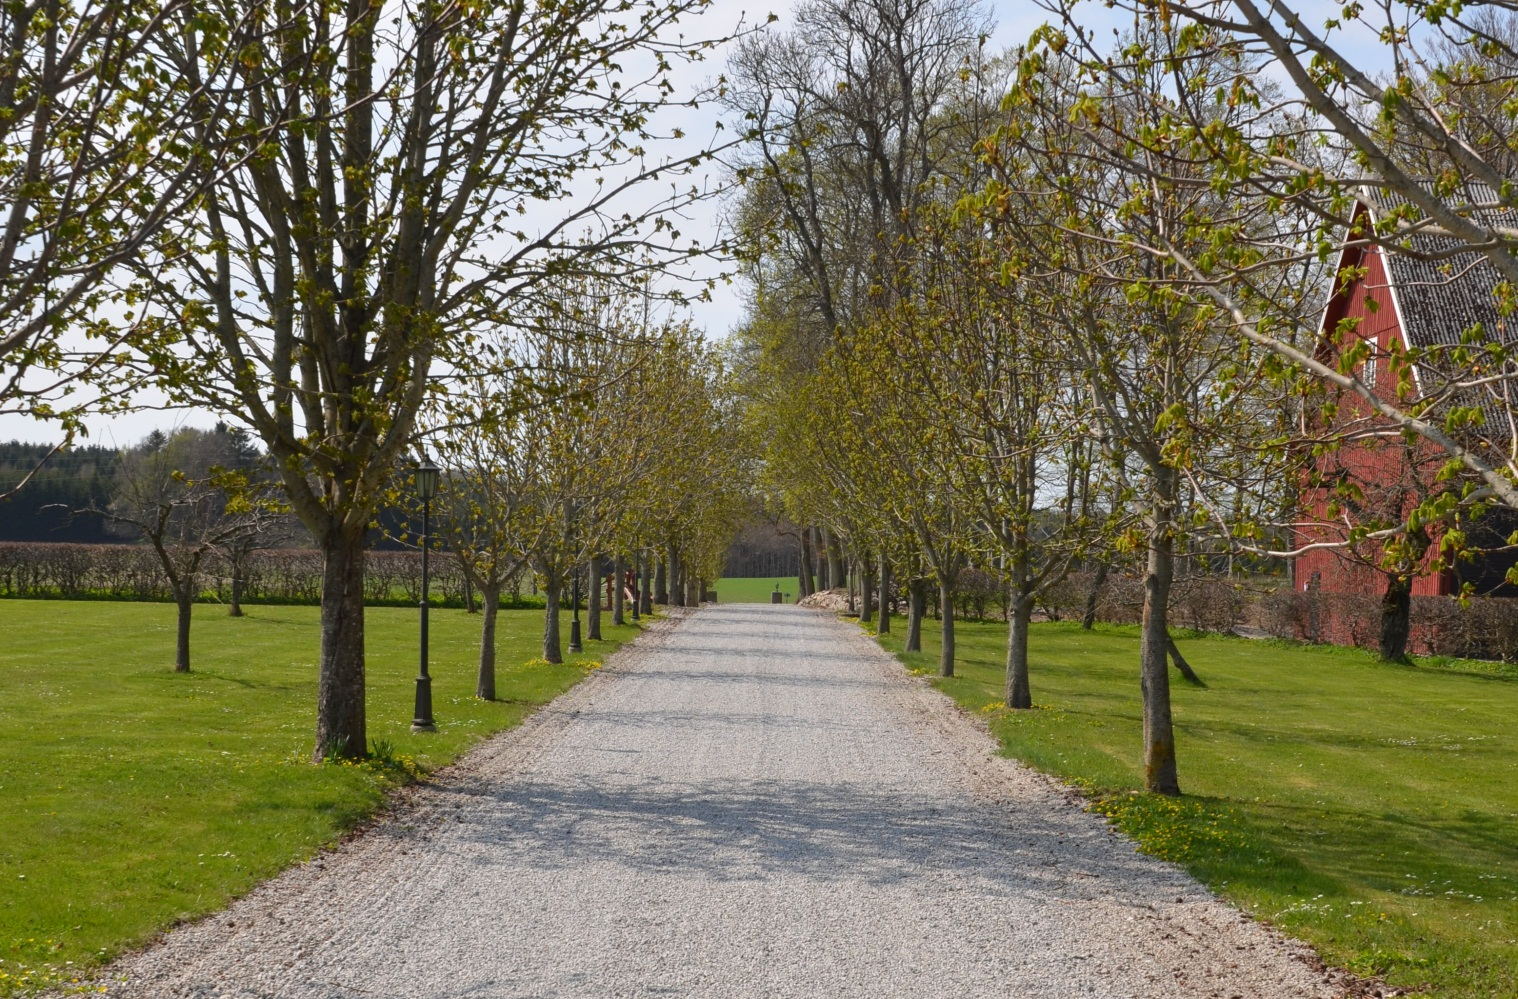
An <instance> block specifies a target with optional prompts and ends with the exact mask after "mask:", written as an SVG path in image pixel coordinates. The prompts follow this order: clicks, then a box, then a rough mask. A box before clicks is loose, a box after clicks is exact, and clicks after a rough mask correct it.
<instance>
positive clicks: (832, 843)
mask: <svg viewBox="0 0 1518 999" xmlns="http://www.w3.org/2000/svg"><path fill="white" fill-rule="evenodd" d="M452 793H453V794H457V795H459V796H460V797H461V798H473V799H476V800H474V801H473V802H470V803H469V804H467V805H465V803H464V802H463V801H460V802H459V803H458V804H459V805H461V806H464V807H461V808H460V811H459V812H458V817H459V820H460V822H461V823H462V825H461V826H456V827H453V828H452V829H451V830H450V834H449V835H450V837H457V838H461V839H462V841H463V842H466V843H474V844H477V845H478V846H479V847H480V848H481V849H480V850H479V851H478V854H477V855H478V856H480V857H482V858H483V857H487V856H488V857H490V858H492V859H491V860H490V861H489V862H486V861H484V860H482V861H481V863H482V866H496V865H498V864H502V865H506V866H517V865H523V866H527V867H532V868H537V869H540V870H541V869H549V870H552V869H570V868H574V867H577V866H580V865H583V864H610V865H615V866H621V867H623V868H627V869H631V870H634V871H637V872H639V873H642V874H649V875H652V874H669V875H673V876H676V877H697V878H703V879H712V880H720V881H738V880H763V879H769V878H771V877H774V876H777V875H785V876H797V875H799V876H802V877H805V878H808V879H811V880H816V881H823V882H842V881H849V882H864V883H871V884H891V883H899V882H905V881H912V880H914V879H921V878H938V877H939V876H941V875H943V874H946V873H952V874H953V875H954V877H955V880H956V881H958V882H959V883H960V884H961V885H962V886H963V887H965V888H971V889H974V890H976V891H977V892H980V893H983V894H988V895H1005V896H1009V897H1010V896H1022V897H1029V896H1057V897H1058V898H1077V897H1093V896H1097V895H1106V894H1109V893H1111V894H1114V895H1117V896H1119V897H1122V896H1124V895H1129V894H1130V892H1131V890H1132V886H1134V885H1137V884H1138V883H1141V882H1142V883H1144V884H1146V885H1150V886H1153V885H1155V884H1157V883H1166V884H1169V883H1176V884H1177V887H1180V884H1179V882H1180V880H1181V879H1180V878H1179V877H1178V876H1176V875H1168V874H1166V873H1157V871H1156V868H1155V867H1154V865H1153V864H1152V863H1142V862H1141V860H1142V858H1139V857H1138V856H1137V855H1132V856H1131V857H1130V856H1127V855H1124V854H1123V853H1122V852H1121V851H1114V850H1113V846H1112V844H1111V843H1110V842H1109V841H1108V834H1107V833H1106V832H1104V831H1102V830H1101V829H1100V828H1099V827H1094V826H1092V825H1090V824H1088V823H1087V822H1085V821H1077V822H1065V821H1060V820H1059V819H1057V818H1056V819H1054V820H1053V821H1050V820H1049V819H1047V818H1041V817H1039V816H1036V815H1032V814H1024V815H1019V816H1017V817H1016V823H1017V824H1016V825H1015V826H1010V825H1008V823H1007V818H1006V817H1005V815H1001V816H1000V817H999V821H998V813H997V812H996V811H995V810H993V809H991V808H987V807H985V806H980V805H977V804H974V803H972V802H970V801H967V800H965V799H959V800H958V804H959V805H961V806H963V807H958V808H955V807H945V805H946V804H948V805H953V804H955V801H954V799H950V800H949V801H948V802H946V801H945V800H944V799H942V798H930V797H927V796H915V795H910V794H902V793H898V792H893V791H891V790H889V789H880V790H878V791H877V790H874V789H865V788H863V787H857V786H856V787H849V786H840V785H837V784H805V783H796V782H785V783H782V782H778V781H773V782H772V781H750V782H731V781H726V782H719V781H713V782H711V783H710V784H706V783H702V784H690V783H673V782H662V781H657V780H654V781H649V780H643V781H627V782H626V783H623V782H622V781H620V780H616V779H615V778H613V779H612V780H608V781H606V782H604V785H602V784H595V783H582V784H580V785H578V786H560V785H556V784H545V783H538V782H533V783H529V784H525V785H518V786H516V787H515V788H513V789H511V790H510V791H508V792H506V793H502V791H501V790H500V788H499V785H492V784H491V783H489V782H488V781H480V782H477V783H464V784H461V785H459V786H457V787H455V788H453V789H452ZM481 798H484V799H493V800H488V801H482V800H479V799H481ZM445 807H446V806H445ZM503 847H505V849H504V850H503V849H502V848H503ZM1157 878H1158V879H1159V881H1157V880H1156V879H1157ZM1147 894H1150V893H1147V892H1145V893H1142V894H1141V895H1140V897H1143V896H1144V895H1147Z"/></svg>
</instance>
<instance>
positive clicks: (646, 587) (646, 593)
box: [639, 555, 654, 614]
mask: <svg viewBox="0 0 1518 999" xmlns="http://www.w3.org/2000/svg"><path fill="white" fill-rule="evenodd" d="M652 574H653V568H652V567H651V566H649V564H648V556H647V555H644V556H643V585H642V587H640V589H642V591H643V592H642V595H641V596H640V597H639V601H640V602H641V603H642V604H643V607H642V611H643V613H644V614H652V613H653V612H654V593H653V590H652V589H651V588H650V584H649V580H650V579H651V578H652Z"/></svg>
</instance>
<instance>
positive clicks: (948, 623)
mask: <svg viewBox="0 0 1518 999" xmlns="http://www.w3.org/2000/svg"><path fill="white" fill-rule="evenodd" d="M938 604H939V607H940V608H941V610H940V613H941V614H942V615H943V639H942V642H941V644H940V645H939V648H938V675H939V676H953V675H954V582H953V580H950V579H947V578H945V577H943V576H940V577H939V578H938Z"/></svg>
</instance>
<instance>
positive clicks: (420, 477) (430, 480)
mask: <svg viewBox="0 0 1518 999" xmlns="http://www.w3.org/2000/svg"><path fill="white" fill-rule="evenodd" d="M437 478H438V467H437V466H436V465H434V464H433V463H432V462H431V461H429V460H427V459H426V458H423V459H422V463H421V464H420V465H418V466H416V495H417V496H418V497H419V498H421V499H424V500H430V499H432V497H434V496H436V495H437Z"/></svg>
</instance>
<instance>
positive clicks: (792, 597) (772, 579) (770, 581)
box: [716, 576, 797, 604]
mask: <svg viewBox="0 0 1518 999" xmlns="http://www.w3.org/2000/svg"><path fill="white" fill-rule="evenodd" d="M776 583H778V584H780V592H781V593H784V594H786V600H785V602H786V603H788V604H793V603H795V602H796V585H797V584H796V577H795V576H768V577H759V576H755V577H741V578H738V579H719V580H717V586H716V590H717V602H718V603H719V604H767V603H769V602H770V594H771V593H773V592H775V584H776Z"/></svg>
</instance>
